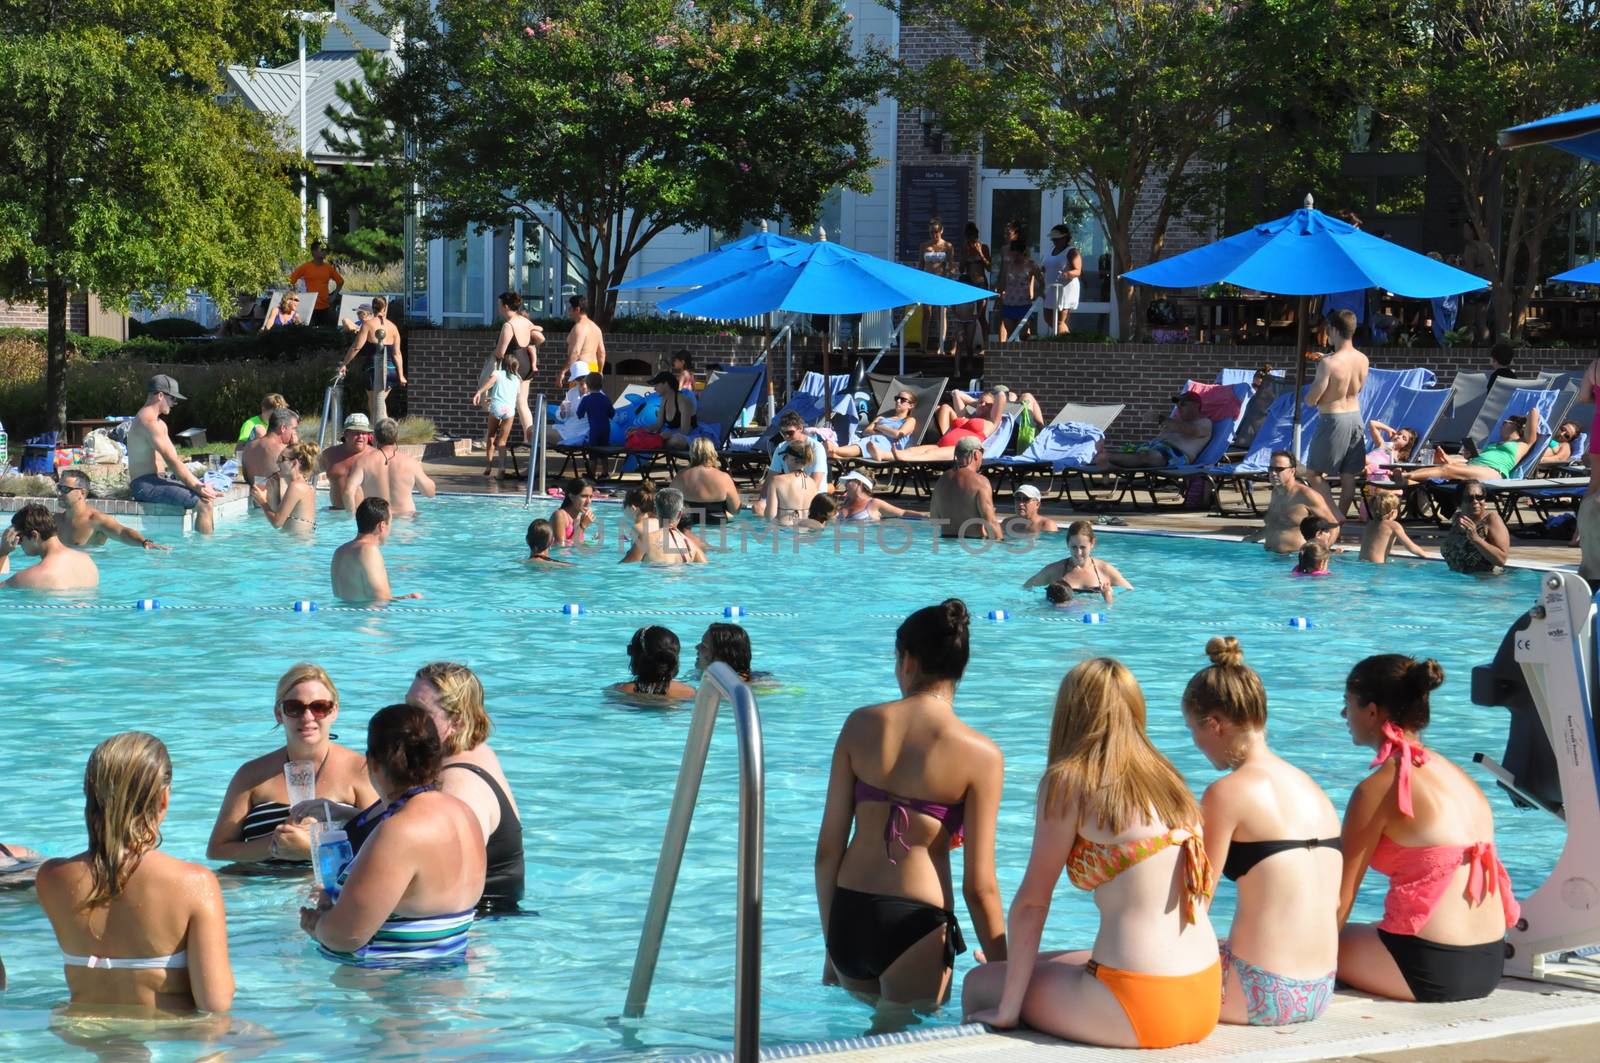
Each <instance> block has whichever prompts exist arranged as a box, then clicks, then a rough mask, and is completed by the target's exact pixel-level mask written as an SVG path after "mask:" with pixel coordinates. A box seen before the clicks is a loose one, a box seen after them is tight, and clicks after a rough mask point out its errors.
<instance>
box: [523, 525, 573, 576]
mask: <svg viewBox="0 0 1600 1063" xmlns="http://www.w3.org/2000/svg"><path fill="white" fill-rule="evenodd" d="M555 541H556V530H555V527H554V526H553V525H552V524H551V523H550V522H549V521H547V520H545V519H544V518H543V517H540V518H539V519H538V520H536V521H534V522H533V523H532V524H529V525H528V535H527V542H528V556H527V557H525V558H523V559H522V563H523V564H524V565H561V566H566V565H570V564H572V562H571V561H563V560H561V559H560V558H557V557H551V556H550V544H551V543H554V542H555Z"/></svg>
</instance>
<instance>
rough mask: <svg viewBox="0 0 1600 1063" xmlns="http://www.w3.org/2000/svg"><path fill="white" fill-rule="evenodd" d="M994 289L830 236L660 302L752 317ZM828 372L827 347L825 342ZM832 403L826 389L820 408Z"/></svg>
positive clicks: (883, 305) (848, 310)
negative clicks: (851, 246) (833, 241)
mask: <svg viewBox="0 0 1600 1063" xmlns="http://www.w3.org/2000/svg"><path fill="white" fill-rule="evenodd" d="M992 295H994V293H993V292H991V291H989V289H987V288H979V287H977V286H976V285H972V284H963V283H961V282H960V281H953V280H950V279H949V278H946V277H940V276H936V275H934V274H932V273H927V272H924V271H923V270H920V269H912V268H911V267H910V266H902V265H900V264H899V263H897V262H889V261H886V260H885V259H881V258H878V257H877V256H875V255H868V254H864V253H863V252H860V251H852V250H850V249H849V248H848V247H841V246H840V245H838V244H830V243H828V242H827V241H826V240H822V241H818V242H817V243H814V244H807V245H805V246H804V247H799V248H796V249H794V250H793V251H790V252H789V253H788V254H786V255H784V256H782V257H781V258H778V259H776V260H774V261H772V262H768V263H767V264H766V265H764V266H757V267H756V268H754V269H751V270H747V271H745V272H744V273H740V274H737V275H735V276H732V277H728V278H726V279H724V280H721V281H717V282H715V283H712V284H707V285H706V286H705V287H703V288H697V289H695V290H694V291H692V292H686V293H684V294H683V295H676V296H673V297H672V298H671V299H667V300H665V301H664V302H662V303H661V309H663V310H676V311H678V312H680V313H685V314H699V315H700V316H701V317H723V318H728V317H750V316H752V315H754V314H767V313H771V312H772V311H774V310H787V311H789V312H791V313H797V314H864V313H868V312H869V311H873V310H888V309H890V308H892V307H896V306H905V305H907V304H908V303H926V304H928V305H930V306H952V305H954V304H956V303H970V302H973V301H975V300H978V299H988V298H990V297H991V296H992ZM822 375H823V377H824V379H827V378H828V345H827V344H823V348H822ZM832 408H833V396H832V395H831V394H825V395H824V403H823V409H832Z"/></svg>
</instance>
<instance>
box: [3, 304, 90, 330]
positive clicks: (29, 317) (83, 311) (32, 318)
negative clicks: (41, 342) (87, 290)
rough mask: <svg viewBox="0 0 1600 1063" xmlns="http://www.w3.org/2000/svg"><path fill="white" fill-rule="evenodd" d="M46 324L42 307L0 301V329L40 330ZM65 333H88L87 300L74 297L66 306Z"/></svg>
mask: <svg viewBox="0 0 1600 1063" xmlns="http://www.w3.org/2000/svg"><path fill="white" fill-rule="evenodd" d="M46 324H47V322H46V321H45V309H44V307H43V306H36V305H35V304H33V303H8V302H5V301H4V300H0V328H26V329H42V328H44V327H45V326H46ZM67 331H69V332H79V333H83V334H87V333H88V331H89V302H88V300H86V299H83V298H80V297H76V296H74V297H73V300H72V302H71V303H69V304H68V305H67Z"/></svg>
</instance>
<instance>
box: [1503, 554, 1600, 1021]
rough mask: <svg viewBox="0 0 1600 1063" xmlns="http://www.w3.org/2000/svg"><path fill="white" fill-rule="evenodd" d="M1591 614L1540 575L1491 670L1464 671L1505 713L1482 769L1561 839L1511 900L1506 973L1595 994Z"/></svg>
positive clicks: (1571, 590)
mask: <svg viewBox="0 0 1600 1063" xmlns="http://www.w3.org/2000/svg"><path fill="white" fill-rule="evenodd" d="M1596 615H1597V614H1596V608H1595V598H1594V596H1592V595H1591V593H1590V591H1589V586H1588V584H1587V583H1585V582H1584V580H1583V579H1582V578H1581V577H1580V576H1578V575H1577V574H1576V573H1574V572H1565V571H1553V570H1552V571H1549V572H1546V573H1544V574H1543V576H1542V577H1541V581H1540V594H1539V601H1538V603H1537V604H1535V605H1534V606H1533V608H1531V609H1530V610H1528V611H1527V612H1526V613H1524V614H1523V615H1522V616H1521V617H1519V618H1518V619H1517V621H1516V622H1515V623H1513V624H1512V626H1511V629H1510V630H1509V631H1507V632H1506V636H1505V639H1504V640H1503V641H1502V642H1501V644H1500V647H1499V650H1498V652H1497V653H1496V654H1495V658H1494V661H1493V663H1491V664H1487V665H1480V666H1478V667H1477V668H1474V669H1473V670H1472V700H1473V701H1474V702H1475V703H1476V704H1479V705H1488V706H1501V707H1504V708H1506V709H1508V710H1509V711H1510V721H1509V731H1508V736H1507V741H1506V751H1505V755H1504V760H1503V762H1497V761H1495V760H1494V759H1492V758H1490V757H1488V756H1486V755H1485V754H1483V753H1478V754H1476V755H1474V757H1473V759H1474V760H1475V761H1476V762H1477V763H1479V764H1480V765H1482V766H1483V767H1484V768H1485V769H1486V770H1487V771H1488V772H1489V773H1490V774H1491V775H1493V776H1494V777H1495V779H1496V780H1497V781H1498V782H1499V783H1500V785H1501V786H1502V787H1504V788H1505V789H1506V790H1507V791H1508V792H1509V793H1510V795H1511V797H1512V800H1513V801H1514V802H1515V803H1516V804H1517V805H1518V806H1519V807H1522V808H1531V809H1537V810H1540V811H1543V812H1545V813H1547V814H1549V815H1552V816H1555V817H1556V818H1557V819H1559V820H1561V821H1562V822H1563V823H1565V824H1566V828H1567V836H1566V840H1565V842H1564V843H1563V845H1562V848H1561V854H1560V856H1559V857H1558V858H1557V860H1556V863H1555V867H1554V868H1553V869H1552V870H1551V872H1550V875H1549V877H1547V878H1546V879H1545V880H1544V881H1543V882H1542V883H1540V884H1539V885H1538V887H1536V888H1535V889H1533V890H1532V891H1531V892H1529V893H1528V894H1527V895H1526V896H1523V897H1520V898H1519V899H1520V900H1521V902H1522V917H1521V918H1520V919H1519V920H1518V921H1517V924H1516V926H1514V927H1512V928H1511V929H1510V930H1509V931H1507V933H1506V955H1507V960H1506V974H1507V975H1508V976H1511V977H1516V978H1527V979H1532V980H1536V981H1544V982H1551V983H1555V984H1561V985H1570V986H1576V987H1580V988H1584V989H1591V990H1600V846H1596V844H1595V839H1597V838H1600V787H1597V777H1600V759H1597V756H1600V749H1597V744H1596V734H1595V715H1594V709H1595V701H1594V699H1595V697H1596V695H1597V694H1600V672H1597V671H1596V665H1597V661H1596V654H1595V645H1596V632H1595V622H1596Z"/></svg>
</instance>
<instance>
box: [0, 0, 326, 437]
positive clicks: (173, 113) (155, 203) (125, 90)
mask: <svg viewBox="0 0 1600 1063" xmlns="http://www.w3.org/2000/svg"><path fill="white" fill-rule="evenodd" d="M281 14H282V9H281V7H279V6H278V5H277V4H275V3H269V2H267V0H186V2H185V3H184V4H181V5H176V6H175V5H173V4H170V3H166V2H163V0H80V2H78V3H75V4H71V5H67V4H61V3H55V2H51V0H13V2H11V3H9V4H7V5H6V6H5V7H4V8H3V9H0V99H4V100H5V101H6V103H5V106H4V107H0V295H4V296H5V297H6V298H10V299H13V300H25V301H31V302H43V303H44V304H45V305H46V307H47V322H48V332H47V335H48V338H47V343H46V346H47V349H48V368H47V371H46V391H45V394H46V402H47V404H48V407H49V411H48V412H49V423H50V424H51V426H52V427H53V428H55V429H56V430H58V431H59V430H61V429H63V428H64V427H65V425H66V417H67V411H66V370H67V328H66V325H67V304H68V300H69V298H70V295H71V293H72V292H74V291H76V292H91V291H92V292H96V293H98V294H99V295H100V296H101V297H102V298H104V299H105V300H106V302H107V303H108V304H109V305H112V306H119V307H120V306H125V305H126V304H127V301H128V299H129V297H130V296H139V297H141V298H147V299H152V300H160V299H163V298H165V297H167V296H170V295H174V294H179V293H182V292H184V291H186V290H187V289H188V288H190V287H199V288H202V289H204V290H206V291H207V292H209V293H210V294H212V295H213V296H215V297H216V298H218V299H219V301H225V300H226V299H227V298H228V296H229V294H230V293H231V292H233V291H235V290H238V289H241V288H257V287H258V286H259V285H260V284H261V283H263V282H264V281H266V280H268V279H269V278H271V277H273V276H276V275H278V274H279V272H280V260H281V258H282V257H284V256H286V255H287V254H288V253H289V252H290V251H291V249H292V248H293V245H294V243H295V234H296V233H297V230H298V226H299V205H298V203H297V201H296V199H295V196H294V194H293V192H292V191H291V189H290V186H289V182H288V181H287V179H286V177H287V173H288V170H289V168H290V167H292V166H293V165H294V161H293V158H292V157H291V156H288V155H286V154H284V153H283V152H281V151H280V150H279V149H278V147H277V146H276V144H275V143H274V141H273V138H272V134H271V130H270V129H269V128H268V127H267V126H266V125H265V124H264V123H263V122H262V121H261V120H260V119H259V118H258V117H256V116H254V115H252V114H250V113H248V112H247V111H245V110H244V109H243V108H241V107H237V106H228V105H223V104H220V103H218V102H217V100H216V94H217V92H218V91H219V89H220V84H219V77H220V70H221V66H222V64H224V63H226V62H229V61H232V60H235V59H241V58H247V57H249V56H252V55H256V54H259V53H260V52H261V51H262V50H263V46H264V45H266V44H268V43H270V42H271V40H272V39H273V37H274V35H276V34H281V32H282V30H281V28H280V25H281V23H280V16H281Z"/></svg>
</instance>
